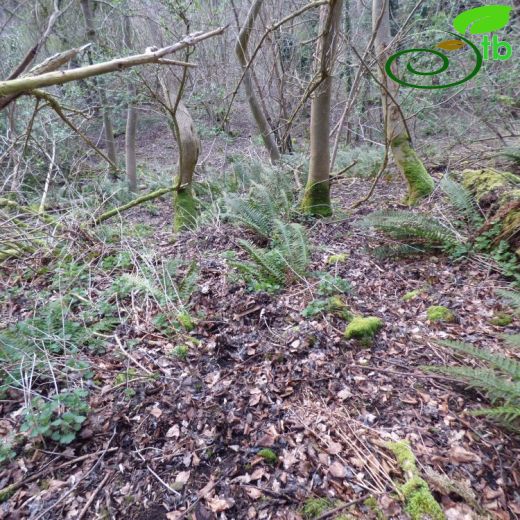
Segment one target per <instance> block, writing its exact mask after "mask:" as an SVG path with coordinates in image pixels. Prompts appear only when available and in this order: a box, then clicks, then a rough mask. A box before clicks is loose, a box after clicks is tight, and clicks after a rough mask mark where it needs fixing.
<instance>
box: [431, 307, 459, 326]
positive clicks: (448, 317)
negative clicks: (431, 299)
mask: <svg viewBox="0 0 520 520" xmlns="http://www.w3.org/2000/svg"><path fill="white" fill-rule="evenodd" d="M426 315H427V316H428V319H429V320H430V321H432V322H438V321H444V322H446V323H451V322H453V321H455V314H453V312H452V311H450V309H448V307H443V306H442V305H432V306H431V307H428V309H427V310H426Z"/></svg>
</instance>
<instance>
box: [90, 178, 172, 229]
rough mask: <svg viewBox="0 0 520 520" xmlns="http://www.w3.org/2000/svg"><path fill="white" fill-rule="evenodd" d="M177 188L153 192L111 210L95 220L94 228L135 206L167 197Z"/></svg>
mask: <svg viewBox="0 0 520 520" xmlns="http://www.w3.org/2000/svg"><path fill="white" fill-rule="evenodd" d="M174 189H175V188H174V187H171V188H162V189H160V190H157V191H153V192H152V193H148V194H147V195H143V196H142V197H139V198H137V199H134V200H131V201H130V202H128V203H127V204H125V205H124V206H119V207H118V208H114V209H111V210H110V211H107V212H106V213H103V214H102V215H101V216H99V217H98V218H97V219H96V220H94V224H93V225H94V226H99V224H101V223H102V222H105V220H108V219H109V218H112V217H115V216H116V215H120V214H121V213H124V212H125V211H128V210H129V209H131V208H133V207H134V206H138V205H139V204H143V203H144V202H148V201H149V200H154V199H158V198H159V197H162V196H163V195H166V194H167V193H171V192H172V191H173V190H174Z"/></svg>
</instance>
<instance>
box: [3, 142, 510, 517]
mask: <svg viewBox="0 0 520 520" xmlns="http://www.w3.org/2000/svg"><path fill="white" fill-rule="evenodd" d="M151 141H153V139H152V140H151ZM157 146H158V148H160V149H161V150H163V151H164V148H163V147H161V145H160V143H159V144H158V145H157ZM219 146H220V147H219ZM219 146H217V147H216V148H215V150H214V151H213V152H212V153H215V155H218V156H219V157H224V156H225V153H226V152H225V146H224V145H219ZM239 147H240V145H239ZM172 148H173V145H172ZM152 152H153V150H152V151H151V152H150V151H149V153H151V154H152V155H153V153H152ZM217 152H218V153H217ZM143 154H144V152H143ZM149 156H150V155H149ZM154 157H155V156H154ZM155 159H156V160H159V162H160V157H159V158H158V159H157V157H155ZM222 166H223V167H224V164H223V165H222ZM366 189H367V181H366V180H362V179H351V178H345V179H344V180H342V181H341V182H339V183H337V184H336V185H335V187H334V204H335V205H336V207H338V208H347V207H349V206H350V205H351V204H352V203H353V202H354V201H355V200H356V199H358V198H359V195H360V193H364V192H365V191H366ZM402 189H403V188H402V186H401V184H400V183H399V182H397V181H396V180H393V181H389V182H384V183H380V185H379V186H378V188H377V189H376V192H375V194H374V196H373V197H372V198H371V199H370V201H369V202H368V203H367V204H365V205H364V206H362V207H361V208H359V209H358V210H356V211H354V212H353V214H352V215H351V216H350V217H349V218H348V219H347V218H338V219H337V220H328V221H318V222H316V223H314V224H313V225H312V228H311V229H310V233H309V235H310V237H311V240H312V243H313V257H312V265H311V271H328V272H330V273H331V274H333V275H334V276H338V277H341V278H344V279H346V280H348V281H349V282H350V284H351V285H352V292H351V293H349V294H347V295H345V296H344V299H345V302H346V304H347V305H348V307H349V308H350V309H351V310H352V312H354V313H355V314H360V315H369V316H377V317H380V318H381V319H382V320H383V321H384V328H383V329H382V331H381V332H380V333H379V334H378V335H377V336H376V338H375V341H374V344H373V345H372V346H371V347H370V348H363V347H362V346H360V345H358V344H357V343H356V342H355V341H352V340H346V339H345V338H344V334H343V333H344V330H345V322H344V321H343V320H342V319H341V318H338V317H334V316H331V315H322V316H320V315H318V316H316V317H313V318H311V319H304V318H303V317H302V315H301V312H302V310H303V309H304V308H305V307H306V306H307V305H308V304H309V303H310V302H311V301H312V300H313V298H314V294H315V290H316V283H315V282H314V281H313V280H312V279H310V280H306V281H305V282H303V281H302V282H300V283H295V284H294V285H292V286H291V287H289V288H287V289H284V290H283V291H282V292H281V293H279V294H275V295H273V294H267V293H263V292H262V293H251V292H248V290H247V288H246V286H245V284H244V283H240V282H237V281H236V280H234V279H233V277H230V276H229V275H230V274H231V272H232V269H231V268H230V267H229V266H228V264H227V262H226V260H225V258H224V257H223V253H225V252H228V251H236V253H237V255H238V256H241V255H242V253H241V249H240V248H239V247H238V245H237V240H238V239H239V238H242V237H243V236H244V231H243V230H241V229H239V228H237V227H233V226H231V225H228V224H220V225H218V226H215V227H211V228H204V229H199V230H197V231H193V232H185V233H182V234H181V235H179V236H177V237H176V238H175V240H172V235H171V233H170V226H171V221H172V212H171V204H170V202H169V200H161V201H160V202H157V203H156V204H155V209H154V211H153V212H152V211H150V210H149V209H148V208H147V207H137V208H135V209H133V210H131V211H130V212H128V213H127V214H126V215H125V217H124V218H125V219H128V220H130V221H133V222H136V223H137V222H138V223H145V224H147V225H148V226H150V227H151V228H152V229H153V230H154V232H153V234H151V235H150V236H148V237H147V238H146V241H145V242H144V244H145V246H146V247H148V248H150V250H153V251H154V252H155V253H156V255H157V256H158V257H162V258H182V259H185V260H194V261H196V263H197V265H198V266H199V278H198V280H197V290H196V291H195V293H194V295H193V297H192V300H191V311H190V312H191V314H192V315H194V316H201V317H200V318H199V319H198V320H197V321H196V325H195V328H194V330H193V331H192V332H190V334H189V338H195V339H196V340H197V341H196V346H195V347H192V348H190V349H189V351H188V353H187V357H186V359H180V358H176V357H174V356H172V355H171V351H172V349H173V348H174V347H175V346H176V345H178V344H180V343H181V342H186V341H190V340H189V338H186V337H180V336H179V335H177V334H175V333H171V334H170V333H169V332H168V331H157V330H156V328H154V326H153V324H152V320H153V318H154V316H153V312H152V311H151V310H150V308H148V307H146V306H143V307H141V306H140V305H139V303H135V305H134V306H133V313H132V315H131V316H130V320H127V321H126V322H125V324H124V325H121V326H119V327H118V328H117V329H116V333H115V335H114V337H112V338H110V339H107V340H106V341H107V352H106V353H105V354H103V355H95V354H92V355H91V356H90V361H91V365H92V367H93V370H94V373H95V376H94V378H93V379H94V380H96V382H97V390H96V391H93V392H92V393H91V403H90V404H91V407H92V409H93V412H92V413H91V414H90V415H89V417H88V420H87V422H86V423H85V425H84V427H83V430H82V433H81V435H80V437H81V438H80V439H78V440H76V441H75V442H73V443H72V444H71V445H70V446H69V447H67V448H63V447H60V446H56V445H53V444H47V445H45V444H44V445H43V447H42V446H41V445H40V446H39V447H37V448H35V449H32V450H30V452H28V453H27V454H26V455H24V456H22V457H18V458H17V459H16V460H15V461H14V462H12V463H11V464H10V465H8V466H6V467H4V468H3V469H0V488H4V487H5V486H7V485H10V484H13V483H17V484H19V486H18V488H17V489H16V491H15V492H14V494H13V495H12V496H11V498H10V499H9V500H8V501H6V502H4V503H3V504H2V505H1V506H0V518H6V519H7V518H9V519H13V520H14V519H16V518H34V519H57V518H70V519H81V518H128V519H136V520H145V519H149V520H152V519H154V520H155V519H157V520H161V519H167V520H178V519H181V518H188V519H190V518H196V519H197V520H205V519H208V520H209V519H217V518H219V519H271V518H272V519H274V518H279V519H286V520H290V519H294V520H297V519H301V518H321V519H324V518H351V517H349V516H348V515H347V513H348V514H350V515H352V517H353V518H392V519H394V518H395V519H399V518H408V516H407V515H406V513H405V512H404V510H403V505H402V503H401V501H400V500H399V497H398V495H397V494H396V482H401V483H402V482H403V472H402V470H401V469H400V468H399V467H398V465H397V463H396V462H395V459H394V457H393V455H392V454H391V452H390V451H388V449H387V448H386V447H385V446H386V443H387V442H388V441H390V440H399V439H407V440H408V441H409V442H410V444H411V447H412V449H413V452H414V453H415V455H416V456H417V461H418V467H419V468H420V470H421V475H422V476H423V477H424V478H426V480H427V481H428V483H429V485H430V488H431V489H432V491H433V493H434V495H435V497H436V498H437V500H438V501H439V502H440V503H441V504H442V506H443V509H444V511H445V512H446V515H447V518H448V519H450V520H455V519H457V520H464V519H472V518H488V517H492V518H499V519H503V520H506V519H515V518H520V491H519V490H520V463H519V461H520V442H519V441H518V438H516V439H515V437H514V435H512V434H509V433H507V432H506V431H504V430H501V429H499V428H497V427H495V426H493V425H492V424H490V423H489V422H486V421H485V420H484V419H481V418H477V417H474V416H472V415H471V414H469V413H467V412H469V411H470V410H472V409H474V408H475V407H477V406H478V405H481V404H482V399H481V397H480V396H479V394H478V393H476V392H473V391H468V390H465V389H464V388H463V387H462V386H460V385H456V384H454V383H453V382H452V381H450V380H449V379H448V378H445V377H442V376H437V375H432V374H427V373H425V372H424V371H423V370H422V369H421V367H422V366H424V365H449V364H456V363H457V362H456V360H455V359H454V357H453V355H452V354H451V353H450V352H449V351H447V350H446V349H444V348H442V347H441V346H439V344H438V342H439V341H440V340H445V339H453V340H457V341H467V342H470V343H473V344H476V345H478V346H480V347H482V348H486V349H489V350H491V351H497V350H500V349H503V348H504V347H503V345H502V343H501V340H500V335H501V334H502V333H503V332H506V331H507V330H508V329H504V328H500V327H496V326H494V325H492V324H491V323H490V320H491V318H492V317H493V316H494V315H495V314H496V313H497V312H499V311H500V310H502V306H501V303H500V300H499V299H497V297H496V295H495V290H496V289H497V288H499V287H506V286H507V281H506V280H504V279H503V278H501V277H500V276H499V275H498V274H496V273H493V272H492V271H491V270H490V269H489V267H488V266H485V265H479V264H477V263H462V262H461V263H454V262H452V261H450V260H449V259H447V258H444V257H441V256H439V257H431V256H430V257H422V258H415V259H412V260H385V261H380V260H376V259H375V258H374V257H372V256H371V255H370V253H369V250H370V248H371V246H372V245H374V244H376V243H378V239H377V237H375V236H374V235H373V233H370V232H367V231H361V230H359V229H357V228H354V227H353V226H352V224H353V223H354V222H355V221H356V220H357V219H359V218H360V217H361V216H362V215H365V214H367V213H369V212H370V211H373V210H375V209H381V208H383V207H396V206H398V205H399V202H398V201H399V199H400V198H401V197H402ZM438 204H439V201H438V200H437V198H436V196H435V195H434V196H433V197H432V199H431V200H430V201H427V202H425V205H424V207H425V208H426V209H432V210H433V209H435V208H436V207H437V205H438ZM436 210H437V211H438V210H439V208H438V207H437V208H436ZM441 210H442V208H441ZM79 240H80V239H78V241H79ZM78 247H83V246H81V244H79V243H78ZM92 247H95V246H92ZM136 247H137V246H136ZM343 254H344V255H345V258H344V261H338V262H333V263H330V262H329V261H328V259H329V258H330V256H331V255H343ZM32 261H33V262H34V261H38V260H37V259H36V260H34V259H33V260H32ZM33 267H34V266H33V265H30V264H29V263H28V261H26V262H12V263H10V264H9V265H8V267H7V268H6V269H5V273H6V275H7V276H8V278H5V280H6V281H7V283H8V284H11V285H16V284H17V283H18V284H19V283H20V279H21V277H22V275H23V274H24V271H25V272H27V271H28V270H29V271H30V270H31V269H33ZM35 272H36V270H35ZM24 280H25V281H24V284H25V286H24V287H25V288H27V287H28V285H30V286H31V287H32V288H33V289H39V288H43V287H44V285H45V284H46V283H47V282H46V278H45V277H40V276H38V275H35V276H34V277H30V278H29V279H27V277H26V276H25V278H24ZM109 282H110V280H99V279H98V280H94V281H93V284H94V285H96V286H103V285H104V284H105V285H106V284H107V283H109ZM410 291H417V296H416V297H415V298H413V299H411V300H409V301H404V300H403V296H404V295H405V294H407V293H409V292H410ZM431 305H443V306H446V307H448V308H450V309H451V310H453V311H454V313H455V314H456V320H455V321H454V322H453V323H432V322H430V321H428V319H427V316H426V309H427V308H428V307H429V306H431ZM30 309H31V302H30V301H28V300H27V299H24V297H23V296H21V297H19V298H18V299H16V300H14V301H13V302H12V305H11V308H10V309H9V312H8V314H9V316H10V318H11V319H17V317H18V318H19V317H20V316H23V315H24V314H25V313H27V312H28V311H29V310H30ZM518 325H519V322H518V319H517V320H516V321H515V322H514V323H513V324H512V325H511V326H510V329H515V328H516V329H518ZM115 338H117V340H116V339H115ZM123 349H124V353H123V352H122V351H123ZM516 354H518V353H516ZM125 371H126V373H127V374H131V379H132V380H131V381H129V379H130V375H129V376H128V379H127V380H126V382H125V381H123V383H122V384H121V382H120V381H119V380H118V375H119V374H121V373H122V372H125ZM128 386H131V388H132V389H133V392H132V394H128V392H125V390H126V389H127V387H128ZM0 406H1V407H2V416H3V417H4V419H2V421H1V423H2V424H1V427H2V428H3V429H9V428H12V423H13V422H14V421H15V420H16V417H17V410H18V409H19V403H14V402H10V401H5V402H2V403H0ZM28 442H29V441H28ZM265 449H269V450H272V452H273V453H274V454H275V455H276V457H272V460H270V457H269V455H272V453H271V452H266V451H261V450H265ZM370 497H374V498H375V499H376V503H377V507H375V506H374V505H371V506H370V501H369V502H366V499H367V498H370ZM320 498H326V499H327V501H320V500H314V499H320ZM348 504H351V506H350V507H345V506H347V505H348ZM367 504H368V505H367ZM86 506H89V507H88V508H87V509H88V512H87V509H85V507H86ZM312 507H316V508H317V512H315V513H314V516H311V513H310V510H311V509H312ZM336 508H340V509H338V510H337V511H336V512H334V510H335V509H336ZM376 509H377V510H376ZM306 515H307V516H306ZM341 515H346V516H343V517H341ZM378 515H379V516H378ZM381 515H384V516H381Z"/></svg>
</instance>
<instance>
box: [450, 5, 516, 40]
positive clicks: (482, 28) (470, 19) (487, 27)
mask: <svg viewBox="0 0 520 520" xmlns="http://www.w3.org/2000/svg"><path fill="white" fill-rule="evenodd" d="M511 10H512V7H509V6H508V5H484V6H482V7H475V9H470V10H469V11H464V12H463V13H461V14H459V16H457V18H455V20H453V27H455V29H456V30H457V31H458V32H459V33H461V34H464V33H465V32H466V30H467V29H468V28H469V32H470V34H484V33H489V32H494V31H498V30H499V29H502V27H505V26H506V25H507V24H508V23H509V15H510V13H511Z"/></svg>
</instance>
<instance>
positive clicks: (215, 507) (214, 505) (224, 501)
mask: <svg viewBox="0 0 520 520" xmlns="http://www.w3.org/2000/svg"><path fill="white" fill-rule="evenodd" d="M234 505H235V501H234V500H233V499H232V498H231V497H227V498H221V497H215V498H210V499H208V506H209V508H210V509H211V510H212V511H213V512H214V513H222V511H226V510H227V509H231V508H232V507H233V506H234Z"/></svg>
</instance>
